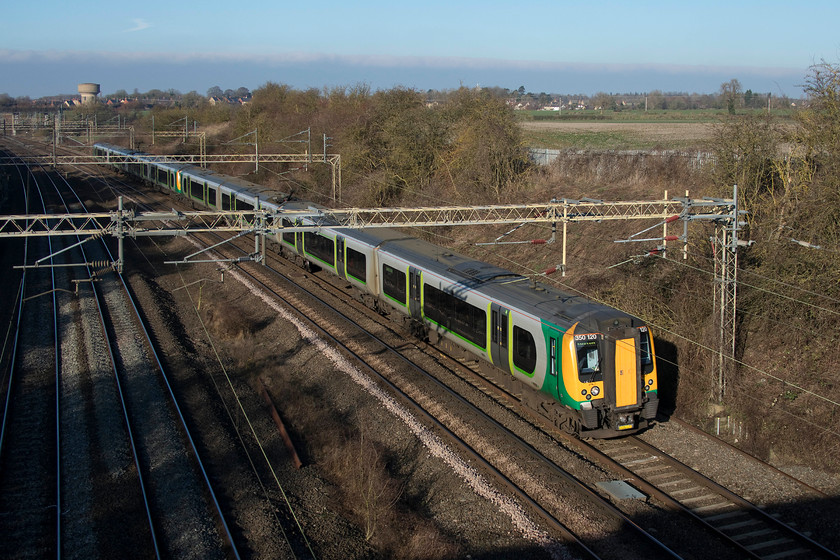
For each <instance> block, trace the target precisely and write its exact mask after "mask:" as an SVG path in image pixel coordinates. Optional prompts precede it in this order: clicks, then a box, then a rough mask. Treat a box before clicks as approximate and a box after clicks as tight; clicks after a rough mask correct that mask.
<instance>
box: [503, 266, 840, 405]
mask: <svg viewBox="0 0 840 560" xmlns="http://www.w3.org/2000/svg"><path fill="white" fill-rule="evenodd" d="M497 256H500V257H501V258H503V259H505V260H507V261H509V262H511V263H513V264H515V265H517V266H518V267H520V268H523V269H525V270H531V272H534V273H536V272H537V271H535V270H532V269H530V268H529V267H527V266H526V265H523V264H521V263H518V262H516V261H514V260H513V259H510V258H509V257H505V256H504V255H497ZM550 280H551V281H552V282H554V283H556V284H558V285H560V286H562V287H563V288H564V289H568V290H571V291H573V292H575V293H577V294H580V295H581V296H583V297H586V298H588V299H591V300H592V301H595V302H597V303H601V304H603V305H608V306H610V307H614V308H616V309H618V310H619V311H623V312H625V313H628V312H627V311H625V310H623V309H621V308H620V307H617V306H616V305H615V304H612V303H610V302H607V301H604V300H602V299H600V298H598V297H596V296H593V295H591V294H587V293H585V292H583V291H582V290H579V289H577V288H575V287H573V286H571V285H569V284H567V283H564V282H561V281H560V280H557V279H556V278H551V279H550ZM642 319H645V318H644V317H642ZM645 321H646V322H647V323H648V324H650V325H651V326H654V327H655V328H656V329H657V330H660V331H662V332H666V333H668V334H670V335H672V336H674V337H677V338H679V339H681V340H684V341H686V342H688V343H691V344H693V345H695V346H697V347H699V348H701V349H703V350H706V351H708V352H710V353H711V354H712V355H714V356H716V357H723V358H724V359H727V360H730V361H732V362H733V363H736V364H738V365H740V366H743V367H745V368H747V369H749V370H751V371H753V372H756V373H759V374H761V375H765V376H767V377H769V378H771V379H774V380H776V381H779V382H781V383H783V384H785V385H789V386H791V387H793V388H795V389H796V390H798V391H801V392H803V393H806V394H809V395H812V396H814V397H816V398H817V399H820V400H823V401H825V402H827V403H830V404H832V405H834V406H836V407H840V402H838V401H835V400H833V399H830V398H828V397H825V396H823V395H820V394H819V393H816V392H814V391H811V390H809V389H807V388H805V387H802V386H800V385H797V384H796V383H793V382H792V381H788V380H786V379H782V378H781V377H778V376H776V375H773V374H772V373H770V372H768V371H765V370H762V369H761V368H757V367H755V366H752V365H750V364H747V363H746V362H744V361H742V360H738V359H737V358H734V357H729V356H726V355H724V354H722V353H721V352H719V351H718V350H715V349H714V348H711V347H709V346H707V345H705V344H703V343H701V342H698V341H696V340H693V339H691V338H689V337H686V336H684V335H681V334H679V333H677V332H675V331H673V330H671V329H667V328H666V327H665V326H664V325H659V324H657V323H656V322H655V321H649V320H647V319H645Z"/></svg>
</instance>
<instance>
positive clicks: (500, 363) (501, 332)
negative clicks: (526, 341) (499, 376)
mask: <svg viewBox="0 0 840 560" xmlns="http://www.w3.org/2000/svg"><path fill="white" fill-rule="evenodd" d="M490 315H491V318H490V329H491V334H490V356H491V357H492V358H493V364H494V365H495V366H496V367H499V368H501V369H503V370H504V371H506V372H507V373H510V358H509V356H510V349H509V348H510V341H509V336H508V332H509V329H508V324H509V321H510V311H509V310H507V309H505V308H504V307H502V306H501V305H499V304H497V303H493V304H491V305H490Z"/></svg>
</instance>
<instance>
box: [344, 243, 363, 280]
mask: <svg viewBox="0 0 840 560" xmlns="http://www.w3.org/2000/svg"><path fill="white" fill-rule="evenodd" d="M347 274H349V275H350V276H352V277H353V278H355V279H356V280H358V281H359V282H362V283H364V282H366V281H367V257H366V256H365V254H364V253H362V252H361V251H356V250H355V249H351V248H350V247H347Z"/></svg>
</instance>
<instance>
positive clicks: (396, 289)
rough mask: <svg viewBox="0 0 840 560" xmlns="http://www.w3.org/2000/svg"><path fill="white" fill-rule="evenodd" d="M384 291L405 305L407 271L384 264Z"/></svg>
mask: <svg viewBox="0 0 840 560" xmlns="http://www.w3.org/2000/svg"><path fill="white" fill-rule="evenodd" d="M382 291H383V292H384V293H385V295H386V296H388V297H389V298H391V299H393V300H395V301H396V302H397V303H399V304H400V305H405V296H406V293H405V272H402V271H399V270H397V269H396V268H394V267H392V266H388V265H387V264H383V265H382Z"/></svg>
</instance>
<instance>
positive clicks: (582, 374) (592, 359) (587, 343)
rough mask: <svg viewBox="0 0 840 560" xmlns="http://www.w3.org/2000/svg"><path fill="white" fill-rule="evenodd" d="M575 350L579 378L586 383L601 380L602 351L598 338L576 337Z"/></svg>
mask: <svg viewBox="0 0 840 560" xmlns="http://www.w3.org/2000/svg"><path fill="white" fill-rule="evenodd" d="M575 351H576V352H577V364H578V379H580V380H581V381H583V382H585V383H592V382H593V381H601V380H602V379H603V374H602V372H601V352H600V349H599V345H598V339H597V338H589V337H586V338H582V339H578V338H576V339H575Z"/></svg>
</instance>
